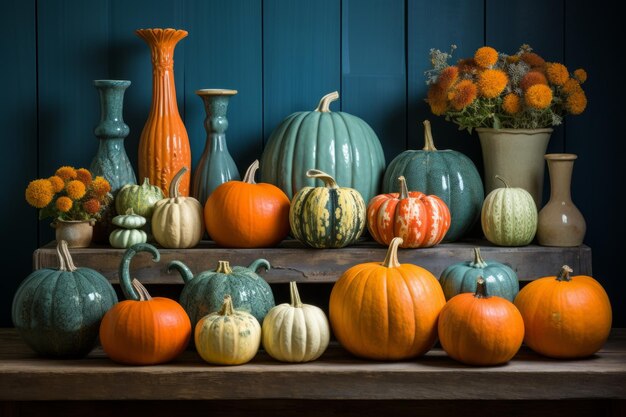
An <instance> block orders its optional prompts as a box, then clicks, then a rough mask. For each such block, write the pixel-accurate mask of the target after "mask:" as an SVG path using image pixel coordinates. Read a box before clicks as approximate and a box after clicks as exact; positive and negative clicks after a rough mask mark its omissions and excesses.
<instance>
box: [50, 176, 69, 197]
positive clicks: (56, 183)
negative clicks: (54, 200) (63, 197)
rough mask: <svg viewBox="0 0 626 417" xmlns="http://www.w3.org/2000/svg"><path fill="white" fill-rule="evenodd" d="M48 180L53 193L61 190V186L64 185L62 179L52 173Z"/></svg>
mask: <svg viewBox="0 0 626 417" xmlns="http://www.w3.org/2000/svg"><path fill="white" fill-rule="evenodd" d="M48 181H50V183H51V184H52V189H53V190H54V192H55V193H58V192H59V191H61V190H63V188H64V187H65V181H63V180H62V179H61V177H57V176H56V175H53V176H51V177H50V178H48Z"/></svg>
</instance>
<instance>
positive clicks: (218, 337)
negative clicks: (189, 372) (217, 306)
mask: <svg viewBox="0 0 626 417" xmlns="http://www.w3.org/2000/svg"><path fill="white" fill-rule="evenodd" d="M194 340H195V342H196V349H197V350H198V353H199V354H200V356H201V357H202V359H204V360H205V361H207V362H209V363H213V364H217V365H241V364H243V363H246V362H249V361H250V360H251V359H252V358H254V355H256V353H257V352H258V350H259V346H260V344H261V325H260V324H259V321H258V320H257V319H256V318H254V316H253V315H252V314H249V313H247V312H245V311H242V310H235V309H234V308H233V301H232V299H231V297H230V295H227V296H226V297H224V304H223V305H222V309H221V310H220V311H218V312H215V313H211V314H208V315H206V316H204V317H203V318H201V319H200V321H199V322H198V324H196V329H195V333H194Z"/></svg>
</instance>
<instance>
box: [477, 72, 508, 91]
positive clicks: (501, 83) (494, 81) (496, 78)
mask: <svg viewBox="0 0 626 417" xmlns="http://www.w3.org/2000/svg"><path fill="white" fill-rule="evenodd" d="M508 81H509V77H507V75H506V74H505V73H504V71H501V70H495V69H489V70H486V71H484V72H483V73H482V74H480V76H479V77H478V88H479V89H480V94H481V95H482V96H483V97H485V98H495V97H498V96H499V95H500V93H502V91H503V90H504V88H505V87H506V84H507V82H508Z"/></svg>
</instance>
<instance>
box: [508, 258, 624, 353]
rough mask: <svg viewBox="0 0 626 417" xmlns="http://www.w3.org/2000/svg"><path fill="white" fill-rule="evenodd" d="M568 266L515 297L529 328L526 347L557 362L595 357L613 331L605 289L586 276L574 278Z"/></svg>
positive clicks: (523, 289)
mask: <svg viewBox="0 0 626 417" xmlns="http://www.w3.org/2000/svg"><path fill="white" fill-rule="evenodd" d="M572 272H573V271H572V269H571V268H570V267H569V266H567V265H564V266H563V267H562V268H561V271H560V272H559V275H558V276H556V277H555V276H551V277H543V278H539V279H537V280H535V281H533V282H531V283H529V284H528V285H526V286H525V287H524V288H522V290H521V291H520V292H519V294H518V295H517V297H515V305H516V306H517V308H518V309H519V311H520V313H522V317H523V319H524V324H525V326H526V336H525V337H524V343H525V344H527V345H528V347H530V348H531V349H532V350H534V351H535V352H537V353H540V354H542V355H545V356H550V357H553V358H582V357H586V356H590V355H593V354H594V353H596V352H597V351H598V350H600V348H602V345H604V343H605V342H606V340H607V338H608V337H609V333H610V331H611V321H612V312H611V303H610V301H609V296H608V295H607V293H606V291H604V288H602V285H600V283H599V282H598V281H596V280H595V279H593V278H592V277H589V276H586V275H578V276H570V274H571V273H572Z"/></svg>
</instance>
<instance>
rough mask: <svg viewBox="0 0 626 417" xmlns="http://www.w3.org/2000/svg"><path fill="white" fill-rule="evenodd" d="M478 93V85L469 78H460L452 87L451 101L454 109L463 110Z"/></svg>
mask: <svg viewBox="0 0 626 417" xmlns="http://www.w3.org/2000/svg"><path fill="white" fill-rule="evenodd" d="M477 94H478V87H476V84H474V83H473V82H472V81H471V80H462V81H461V82H460V83H458V84H457V85H456V87H455V88H454V94H453V96H452V99H451V102H452V107H454V108H455V109H456V110H463V109H464V108H465V107H467V106H469V105H470V104H472V102H473V101H474V100H475V99H476V95H477Z"/></svg>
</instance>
